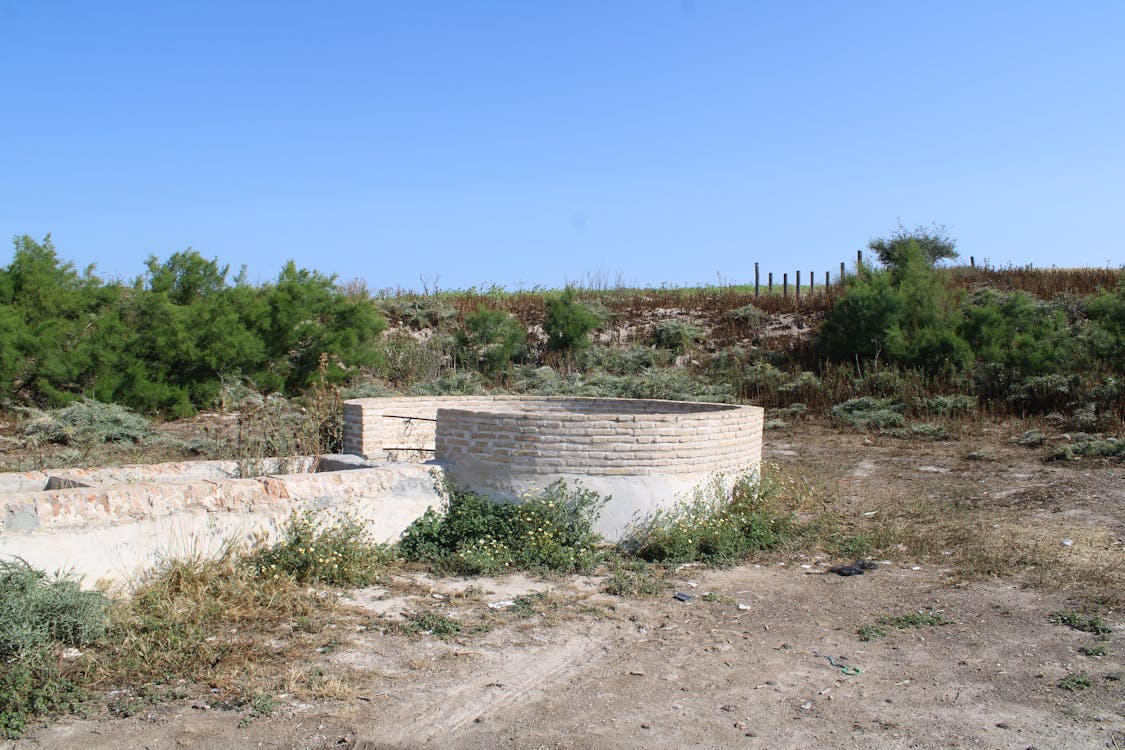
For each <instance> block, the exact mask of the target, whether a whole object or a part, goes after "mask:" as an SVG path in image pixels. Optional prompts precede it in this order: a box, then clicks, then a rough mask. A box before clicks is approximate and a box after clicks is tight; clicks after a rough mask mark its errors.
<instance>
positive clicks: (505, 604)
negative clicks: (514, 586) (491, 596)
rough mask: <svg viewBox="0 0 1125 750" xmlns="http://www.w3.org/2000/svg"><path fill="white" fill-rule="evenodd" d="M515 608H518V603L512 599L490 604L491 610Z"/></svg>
mask: <svg viewBox="0 0 1125 750" xmlns="http://www.w3.org/2000/svg"><path fill="white" fill-rule="evenodd" d="M514 606H516V603H515V602H514V601H512V600H511V599H505V600H503V601H499V602H492V603H490V604H489V605H488V608H489V609H507V608H508V607H514Z"/></svg>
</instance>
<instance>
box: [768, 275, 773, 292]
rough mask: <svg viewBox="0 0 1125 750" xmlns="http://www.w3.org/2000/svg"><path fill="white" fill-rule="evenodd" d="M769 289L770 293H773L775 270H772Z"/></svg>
mask: <svg viewBox="0 0 1125 750" xmlns="http://www.w3.org/2000/svg"><path fill="white" fill-rule="evenodd" d="M769 290H770V294H773V271H770V281H769Z"/></svg>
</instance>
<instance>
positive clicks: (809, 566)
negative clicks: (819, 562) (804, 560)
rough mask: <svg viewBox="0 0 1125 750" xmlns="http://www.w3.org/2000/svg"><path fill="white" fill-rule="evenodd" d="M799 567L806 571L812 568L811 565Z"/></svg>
mask: <svg viewBox="0 0 1125 750" xmlns="http://www.w3.org/2000/svg"><path fill="white" fill-rule="evenodd" d="M801 567H802V568H804V569H805V570H808V569H809V568H811V567H812V566H811V565H802V566H801Z"/></svg>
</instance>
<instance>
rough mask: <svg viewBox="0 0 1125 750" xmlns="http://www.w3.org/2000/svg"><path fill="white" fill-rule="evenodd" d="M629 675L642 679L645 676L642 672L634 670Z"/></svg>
mask: <svg viewBox="0 0 1125 750" xmlns="http://www.w3.org/2000/svg"><path fill="white" fill-rule="evenodd" d="M629 674H630V675H632V676H633V677H644V676H645V673H644V672H643V671H641V670H639V669H634V670H633V671H631V672H630V673H629Z"/></svg>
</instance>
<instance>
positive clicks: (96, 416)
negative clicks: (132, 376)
mask: <svg viewBox="0 0 1125 750" xmlns="http://www.w3.org/2000/svg"><path fill="white" fill-rule="evenodd" d="M23 432H24V435H26V436H28V437H34V438H38V439H41V440H45V441H47V442H51V443H60V444H63V445H92V444H96V443H137V442H140V441H142V440H144V439H145V438H147V437H149V436H150V435H151V434H152V425H151V423H150V422H149V420H147V419H145V418H144V417H142V416H141V415H139V414H136V413H134V412H132V411H130V410H129V409H127V408H125V407H124V406H120V405H118V404H103V403H100V402H98V401H94V400H92V399H82V400H81V401H75V402H74V403H72V404H69V405H68V406H64V407H63V408H61V409H52V410H51V411H46V412H41V411H37V410H36V411H33V412H32V416H31V419H30V420H29V421H28V422H27V424H26V425H25V426H24V431H23Z"/></svg>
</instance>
